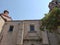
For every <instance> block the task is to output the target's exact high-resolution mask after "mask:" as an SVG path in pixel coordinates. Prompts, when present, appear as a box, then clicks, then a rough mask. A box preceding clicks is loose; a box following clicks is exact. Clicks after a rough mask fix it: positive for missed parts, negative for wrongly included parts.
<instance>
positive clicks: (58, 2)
mask: <svg viewBox="0 0 60 45" xmlns="http://www.w3.org/2000/svg"><path fill="white" fill-rule="evenodd" d="M54 7H58V8H60V0H52V1H51V2H50V3H49V9H50V10H52V9H53V8H54Z"/></svg>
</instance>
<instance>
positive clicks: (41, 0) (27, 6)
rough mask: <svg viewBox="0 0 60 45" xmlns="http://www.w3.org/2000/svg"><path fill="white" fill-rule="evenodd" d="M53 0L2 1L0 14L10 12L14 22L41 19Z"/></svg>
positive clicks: (0, 2)
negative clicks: (5, 11)
mask: <svg viewBox="0 0 60 45" xmlns="http://www.w3.org/2000/svg"><path fill="white" fill-rule="evenodd" d="M49 2H51V0H0V13H1V12H3V11H4V10H8V11H9V12H10V13H9V16H11V17H12V19H13V20H30V19H41V18H43V17H44V14H45V13H48V11H49V8H48V4H49Z"/></svg>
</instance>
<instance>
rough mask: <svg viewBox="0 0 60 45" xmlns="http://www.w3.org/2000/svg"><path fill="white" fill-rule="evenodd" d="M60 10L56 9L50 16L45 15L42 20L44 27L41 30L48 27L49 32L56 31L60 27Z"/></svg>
mask: <svg viewBox="0 0 60 45" xmlns="http://www.w3.org/2000/svg"><path fill="white" fill-rule="evenodd" d="M59 19H60V9H59V8H57V7H55V8H54V9H53V10H51V11H50V12H49V13H48V14H45V17H44V18H42V19H41V21H42V25H41V28H40V29H41V30H43V29H44V27H46V29H48V30H52V29H56V28H57V26H59V25H60V20H59Z"/></svg>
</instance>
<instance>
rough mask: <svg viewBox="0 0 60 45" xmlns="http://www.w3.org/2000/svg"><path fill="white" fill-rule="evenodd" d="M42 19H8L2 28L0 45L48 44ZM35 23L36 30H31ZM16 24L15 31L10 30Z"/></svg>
mask: <svg viewBox="0 0 60 45" xmlns="http://www.w3.org/2000/svg"><path fill="white" fill-rule="evenodd" d="M40 24H41V21H40V20H22V21H8V22H5V25H4V27H3V29H2V32H1V35H2V39H1V42H0V45H44V44H45V45H48V44H49V43H48V38H47V35H46V32H45V33H44V32H43V31H41V30H40ZM30 25H34V31H30ZM10 26H14V28H13V31H9V28H10Z"/></svg>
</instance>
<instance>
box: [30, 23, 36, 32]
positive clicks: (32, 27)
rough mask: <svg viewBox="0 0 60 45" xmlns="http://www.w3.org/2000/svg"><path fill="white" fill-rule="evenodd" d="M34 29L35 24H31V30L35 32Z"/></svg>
mask: <svg viewBox="0 0 60 45" xmlns="http://www.w3.org/2000/svg"><path fill="white" fill-rule="evenodd" d="M33 31H35V25H33V24H30V32H33Z"/></svg>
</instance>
